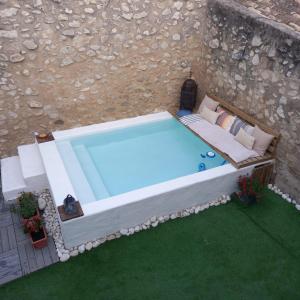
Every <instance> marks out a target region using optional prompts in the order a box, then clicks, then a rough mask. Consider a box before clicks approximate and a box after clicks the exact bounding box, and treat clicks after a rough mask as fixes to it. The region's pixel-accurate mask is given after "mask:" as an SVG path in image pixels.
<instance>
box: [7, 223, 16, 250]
mask: <svg viewBox="0 0 300 300" xmlns="http://www.w3.org/2000/svg"><path fill="white" fill-rule="evenodd" d="M7 235H8V242H9V247H10V249H14V248H17V241H16V235H15V229H14V225H13V224H11V225H10V226H8V227H7Z"/></svg>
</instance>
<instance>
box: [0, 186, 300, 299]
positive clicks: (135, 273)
mask: <svg viewBox="0 0 300 300" xmlns="http://www.w3.org/2000/svg"><path fill="white" fill-rule="evenodd" d="M0 299H3V300H4V299H5V300H9V299H13V300H15V299H22V300H25V299H32V300H34V299H39V300H40V299H43V300H44V299H64V300H67V299H230V300H233V299H300V213H299V212H298V211H297V210H296V209H295V208H294V207H293V206H292V205H290V204H288V203H286V202H284V201H283V200H282V199H280V198H279V197H278V196H277V195H275V194H274V193H272V192H270V191H265V193H264V197H263V200H262V202H261V203H260V204H259V205H254V206H252V207H247V208H244V207H242V206H241V205H239V204H237V203H234V202H230V203H228V204H226V205H222V206H218V207H214V208H210V209H208V210H206V211H204V212H201V213H200V214H199V215H193V216H190V217H188V218H183V219H176V220H174V221H169V222H167V223H165V224H162V225H160V226H159V227H157V228H154V229H151V230H147V231H143V232H140V233H137V234H135V235H133V236H130V237H122V238H120V239H118V240H113V241H110V242H107V243H106V244H104V245H102V246H100V247H99V248H97V249H93V250H92V251H90V252H88V253H85V254H84V255H80V256H78V257H76V258H73V259H71V260H70V261H68V262H67V263H58V264H56V265H53V266H51V267H49V268H46V269H43V270H41V271H38V272H35V273H33V274H31V275H29V276H27V277H23V278H22V279H18V280H16V281H14V282H11V283H9V284H6V285H4V286H2V287H0Z"/></svg>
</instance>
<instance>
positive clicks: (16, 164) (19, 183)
mask: <svg viewBox="0 0 300 300" xmlns="http://www.w3.org/2000/svg"><path fill="white" fill-rule="evenodd" d="M1 181H2V192H3V196H4V199H5V200H6V201H10V200H14V199H16V198H17V197H18V196H19V194H20V193H21V192H26V191H28V189H27V186H26V183H25V181H24V178H23V174H22V170H21V164H20V159H19V156H13V157H8V158H3V159H1Z"/></svg>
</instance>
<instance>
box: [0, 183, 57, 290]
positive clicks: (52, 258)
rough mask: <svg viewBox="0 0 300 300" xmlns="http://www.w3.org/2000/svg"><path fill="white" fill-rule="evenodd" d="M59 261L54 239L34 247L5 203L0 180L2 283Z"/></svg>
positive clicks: (0, 261)
mask: <svg viewBox="0 0 300 300" xmlns="http://www.w3.org/2000/svg"><path fill="white" fill-rule="evenodd" d="M56 262H58V256H57V253H56V249H55V245H54V242H53V239H52V238H51V237H49V239H48V246H47V247H46V248H44V249H38V250H36V249H34V248H33V247H32V245H31V241H30V240H29V239H28V236H27V235H25V234H24V233H23V229H22V226H21V223H20V219H19V217H18V216H17V215H15V214H13V213H11V212H10V210H9V207H8V206H7V205H5V204H4V200H3V195H2V189H1V180H0V285H1V284H4V283H6V282H9V281H11V280H14V279H17V278H19V277H21V276H24V275H26V274H29V273H31V272H34V271H36V270H39V269H42V268H44V267H46V266H49V265H51V264H54V263H56Z"/></svg>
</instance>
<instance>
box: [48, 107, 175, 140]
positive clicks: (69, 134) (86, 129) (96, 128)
mask: <svg viewBox="0 0 300 300" xmlns="http://www.w3.org/2000/svg"><path fill="white" fill-rule="evenodd" d="M172 117H173V116H172V115H171V114H170V113H169V112H167V111H164V112H160V113H154V114H149V115H145V116H139V117H135V118H128V119H122V120H117V121H111V122H105V123H100V124H93V125H89V126H83V127H79V128H72V129H67V130H62V131H55V132H53V136H54V138H55V140H57V141H59V140H63V139H70V138H74V137H79V136H82V135H86V134H94V133H99V132H104V131H108V130H113V129H118V128H126V127H129V126H134V125H138V124H139V125H141V124H145V123H148V122H153V121H159V120H165V119H169V118H172Z"/></svg>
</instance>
